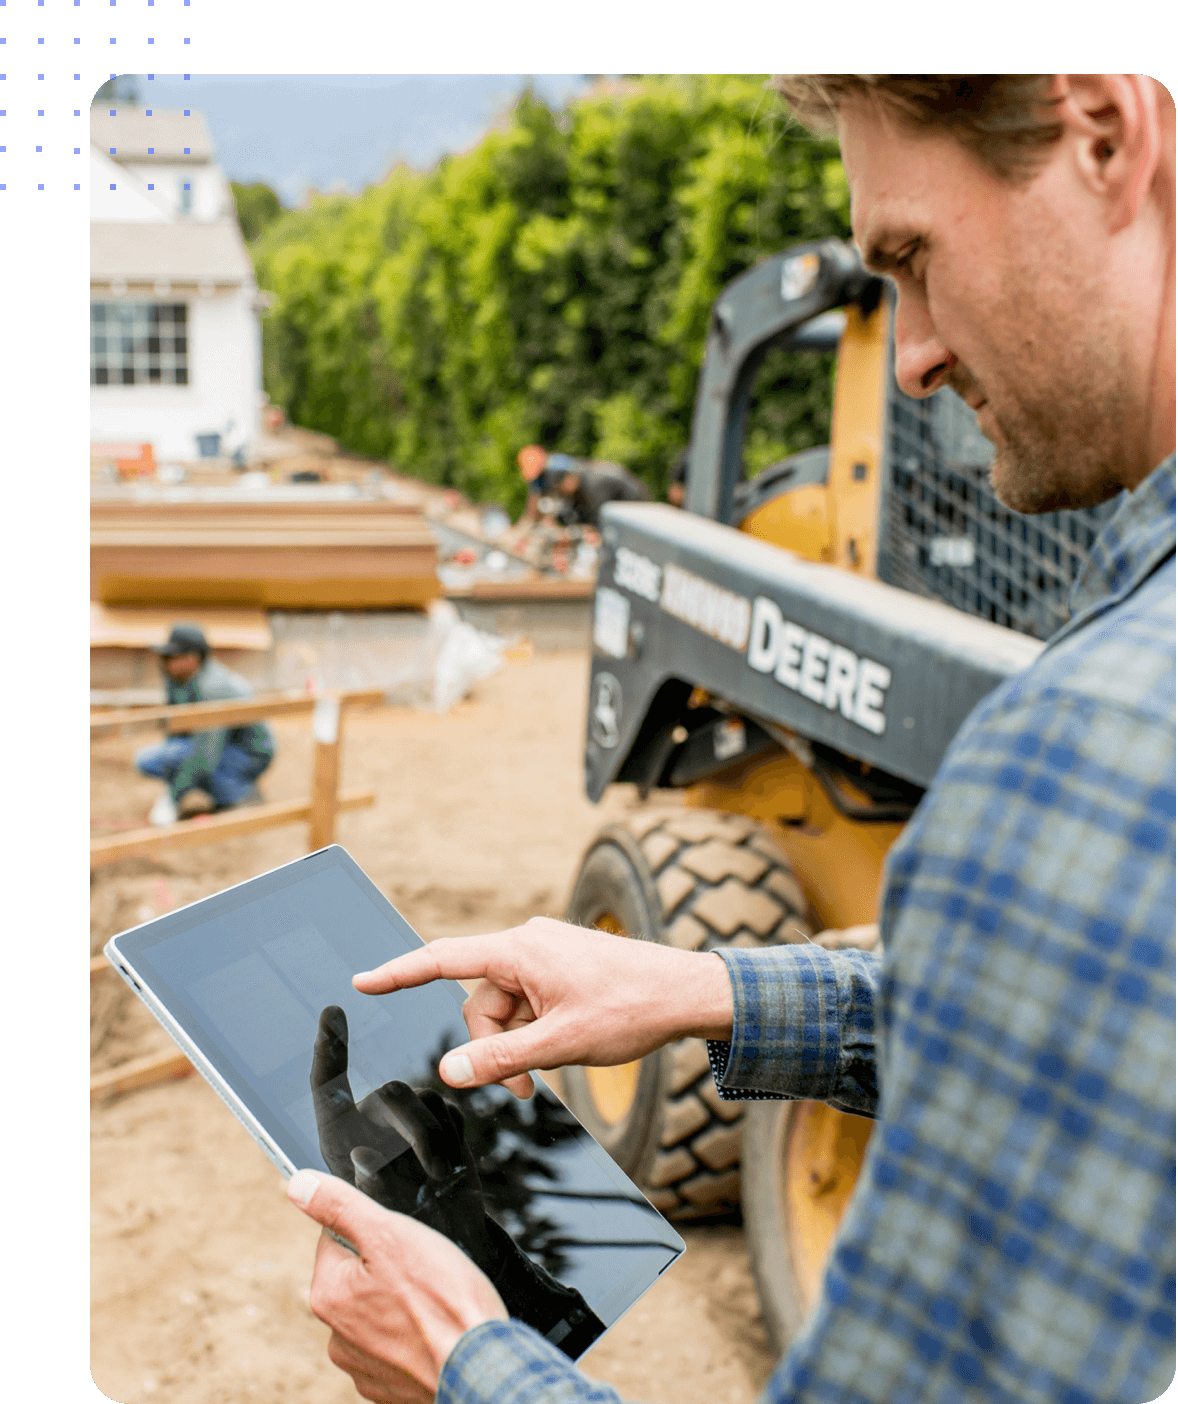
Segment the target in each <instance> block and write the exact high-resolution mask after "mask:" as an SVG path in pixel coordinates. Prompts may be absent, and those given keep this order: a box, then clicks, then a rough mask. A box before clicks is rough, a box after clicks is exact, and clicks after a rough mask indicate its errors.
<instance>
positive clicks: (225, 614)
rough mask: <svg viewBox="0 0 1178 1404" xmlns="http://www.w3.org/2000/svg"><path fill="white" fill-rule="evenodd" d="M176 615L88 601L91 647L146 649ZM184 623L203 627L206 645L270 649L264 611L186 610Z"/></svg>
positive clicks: (162, 635) (162, 637)
mask: <svg viewBox="0 0 1178 1404" xmlns="http://www.w3.org/2000/svg"><path fill="white" fill-rule="evenodd" d="M177 622H179V616H178V615H177V614H176V612H175V610H171V609H119V608H117V607H112V606H109V605H104V604H103V603H102V602H101V601H99V600H91V601H90V647H91V648H150V647H151V646H152V644H158V643H163V641H164V640H165V639H166V638H167V637H168V633H169V631H170V630H171V627H172V625H173V624H175V623H177ZM183 622H184V623H186V624H197V625H199V626H200V628H201V629H203V630H204V636H205V638H206V639H208V641H209V647H210V648H212V649H214V650H216V649H219V648H244V649H257V650H259V651H262V652H264V651H265V650H267V649H270V648H273V646H274V636H273V634H272V633H271V631H270V622H269V620H268V619H267V618H266V614H265V611H264V610H260V609H202V610H197V611H196V612H195V613H189V614H187V615H185V617H184V621H183Z"/></svg>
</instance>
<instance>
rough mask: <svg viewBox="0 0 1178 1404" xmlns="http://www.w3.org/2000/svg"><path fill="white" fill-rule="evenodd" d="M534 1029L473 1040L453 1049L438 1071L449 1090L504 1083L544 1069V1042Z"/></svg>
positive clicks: (534, 1026)
mask: <svg viewBox="0 0 1178 1404" xmlns="http://www.w3.org/2000/svg"><path fill="white" fill-rule="evenodd" d="M535 1030H536V1025H535V1024H531V1025H529V1026H528V1027H527V1028H523V1029H513V1030H512V1031H511V1032H510V1033H504V1034H491V1035H490V1037H488V1038H476V1039H475V1040H474V1041H473V1042H471V1043H464V1044H463V1045H462V1047H461V1048H454V1049H452V1050H451V1051H450V1052H449V1053H447V1054H446V1056H445V1057H444V1058H443V1059H442V1061H441V1063H440V1065H439V1067H438V1071H439V1072H440V1073H441V1074H442V1080H443V1081H444V1082H447V1083H449V1084H450V1086H451V1087H485V1086H486V1085H487V1084H488V1083H490V1082H506V1081H508V1079H510V1078H516V1077H519V1076H520V1074H521V1073H529V1072H531V1070H532V1069H533V1068H537V1067H541V1066H547V1063H546V1061H545V1058H544V1038H543V1036H542V1035H538V1034H537V1033H536V1031H535Z"/></svg>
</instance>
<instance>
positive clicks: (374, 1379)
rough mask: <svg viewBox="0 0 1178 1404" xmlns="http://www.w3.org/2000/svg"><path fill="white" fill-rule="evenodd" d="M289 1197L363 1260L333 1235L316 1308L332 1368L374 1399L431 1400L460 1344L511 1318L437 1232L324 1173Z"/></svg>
mask: <svg viewBox="0 0 1178 1404" xmlns="http://www.w3.org/2000/svg"><path fill="white" fill-rule="evenodd" d="M286 1192H287V1194H288V1195H289V1197H290V1198H291V1200H292V1201H293V1202H294V1203H295V1204H297V1205H298V1206H299V1208H300V1209H302V1211H303V1212H304V1213H305V1214H306V1215H308V1217H309V1218H312V1219H314V1220H315V1222H316V1223H317V1224H322V1225H323V1227H324V1228H325V1229H330V1230H331V1231H332V1232H333V1233H337V1234H339V1235H340V1237H341V1238H346V1239H347V1240H348V1242H349V1243H351V1244H353V1245H354V1246H355V1248H356V1249H357V1252H358V1255H359V1256H353V1254H351V1253H349V1252H348V1251H347V1249H346V1248H343V1247H341V1246H340V1244H338V1243H336V1242H335V1240H334V1239H332V1238H330V1237H328V1235H327V1234H326V1233H325V1234H323V1236H322V1237H321V1238H320V1240H319V1248H318V1251H317V1252H316V1255H315V1272H314V1275H313V1276H312V1278H311V1310H312V1311H313V1312H314V1313H315V1315H316V1316H317V1317H318V1318H319V1319H320V1321H323V1322H325V1323H326V1324H327V1325H328V1326H330V1327H331V1332H332V1334H331V1341H330V1343H329V1344H328V1347H327V1353H328V1355H329V1356H330V1357H331V1361H332V1364H334V1365H337V1366H338V1367H339V1368H340V1369H341V1370H344V1371H346V1373H347V1374H349V1375H351V1377H352V1380H353V1382H354V1383H355V1386H356V1389H357V1391H358V1392H359V1393H360V1394H361V1395H363V1397H364V1398H365V1399H372V1400H378V1401H380V1402H381V1404H427V1401H431V1400H432V1399H433V1397H434V1395H435V1393H436V1392H437V1388H438V1375H439V1374H440V1373H441V1369H442V1366H443V1365H444V1364H445V1362H446V1357H447V1356H448V1355H449V1354H450V1352H451V1351H452V1350H453V1349H454V1347H455V1345H457V1343H458V1340H459V1338H460V1337H461V1336H462V1335H464V1334H465V1333H466V1332H467V1331H469V1330H471V1328H472V1327H475V1326H478V1325H480V1324H481V1323H482V1322H484V1321H506V1320H507V1312H506V1311H505V1310H504V1306H503V1302H502V1301H501V1300H500V1297H499V1294H498V1293H497V1292H496V1291H495V1289H494V1287H492V1286H491V1284H490V1282H489V1281H488V1280H487V1278H486V1277H485V1276H484V1275H483V1274H482V1273H481V1272H480V1271H479V1269H478V1268H477V1267H475V1265H474V1264H473V1263H472V1262H471V1261H470V1259H469V1258H468V1257H467V1256H466V1254H465V1253H463V1252H462V1250H461V1249H460V1248H457V1247H455V1245H454V1244H453V1243H451V1242H449V1240H448V1239H445V1238H443V1237H442V1235H441V1234H439V1233H435V1232H434V1230H433V1229H431V1228H427V1227H426V1226H425V1225H424V1224H419V1223H418V1222H417V1221H416V1220H415V1219H410V1218H407V1217H406V1216H405V1215H403V1214H394V1213H392V1212H390V1211H389V1210H388V1209H382V1208H381V1206H380V1205H379V1204H376V1203H374V1202H373V1201H372V1200H371V1199H369V1198H368V1196H367V1195H365V1194H362V1193H361V1192H360V1191H359V1190H358V1189H355V1188H353V1186H351V1185H348V1184H345V1183H344V1182H343V1181H342V1180H339V1179H335V1178H334V1177H332V1176H330V1175H321V1174H319V1173H318V1172H317V1171H314V1170H300V1171H298V1173H297V1174H295V1175H292V1176H291V1179H290V1181H289V1183H288V1184H287V1187H286Z"/></svg>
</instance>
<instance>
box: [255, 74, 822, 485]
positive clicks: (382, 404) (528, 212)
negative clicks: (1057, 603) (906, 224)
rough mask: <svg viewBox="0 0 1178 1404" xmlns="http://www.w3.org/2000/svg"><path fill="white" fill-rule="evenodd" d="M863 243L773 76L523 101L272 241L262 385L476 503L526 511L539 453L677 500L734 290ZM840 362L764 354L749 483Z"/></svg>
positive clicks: (274, 229)
mask: <svg viewBox="0 0 1178 1404" xmlns="http://www.w3.org/2000/svg"><path fill="white" fill-rule="evenodd" d="M847 233H848V202H847V192H846V185H845V181H844V179H843V174H842V167H841V165H840V163H839V160H838V150H837V146H836V144H835V143H834V142H833V141H830V140H816V139H815V138H813V137H811V136H809V135H808V134H805V133H802V132H801V131H800V130H798V129H796V128H791V127H789V126H788V125H787V120H786V116H785V113H784V111H783V110H782V109H781V107H780V104H779V100H778V99H777V98H776V97H774V96H773V95H772V94H771V93H769V92H768V91H767V90H766V86H765V80H764V79H763V78H757V77H749V76H745V75H736V76H723V75H720V76H714V75H711V76H708V75H694V76H689V77H650V76H644V77H639V78H635V79H629V80H627V81H626V82H625V83H623V84H614V85H602V86H601V88H600V89H597V90H594V91H592V92H590V94H589V95H588V96H587V97H585V98H583V99H581V100H579V101H576V102H574V103H572V104H571V105H570V106H569V107H568V108H567V109H566V110H565V111H563V112H561V113H553V112H551V111H550V110H549V109H548V108H547V107H546V106H545V105H544V104H543V103H542V102H541V101H540V100H539V99H537V98H536V97H535V96H534V95H533V94H530V93H525V94H524V95H523V96H522V97H521V98H520V100H519V102H518V103H517V105H516V107H515V108H514V111H513V113H512V116H511V121H510V123H509V124H508V125H507V126H506V127H505V128H501V129H496V130H494V131H491V132H489V133H488V134H487V136H486V137H485V138H484V139H483V140H482V141H481V142H480V143H479V144H478V145H477V146H476V147H474V148H473V149H472V150H470V151H468V152H466V153H464V154H463V155H461V156H455V157H451V158H448V159H446V160H443V161H442V162H441V163H439V165H438V166H437V167H436V168H435V169H434V170H433V171H430V172H428V173H416V172H412V171H409V170H407V169H406V168H404V167H401V168H398V169H396V170H394V171H393V172H392V173H391V174H390V175H389V177H388V178H387V179H386V180H385V181H384V182H383V183H382V184H381V185H379V186H374V187H371V188H370V189H368V190H366V191H365V192H363V194H361V195H359V196H356V197H354V198H350V197H317V198H316V199H315V200H313V202H312V204H311V205H310V207H309V208H307V209H306V210H302V211H297V212H296V211H290V212H286V213H284V215H283V217H282V218H281V219H280V220H277V221H275V222H274V223H273V224H272V225H271V226H270V227H269V228H268V229H267V230H266V231H265V232H264V233H263V234H262V236H261V237H260V238H259V240H258V242H257V244H256V245H255V246H254V248H253V250H252V251H253V253H254V257H255V263H256V267H257V273H258V280H259V283H260V284H261V285H262V286H263V287H265V288H267V289H269V290H270V291H271V292H272V293H273V294H274V298H275V303H274V309H273V311H272V313H271V315H270V316H269V317H268V318H267V320H266V324H265V327H266V329H265V348H266V388H267V390H268V391H269V393H270V396H271V398H272V399H274V400H275V401H277V402H279V403H282V404H284V405H285V406H286V408H287V411H288V413H289V414H290V415H291V418H292V419H293V420H294V421H295V422H297V423H300V424H305V425H307V426H308V427H311V428H316V429H320V430H323V431H325V432H327V433H330V434H332V435H334V436H335V437H336V438H338V439H339V440H340V441H341V442H343V443H344V444H346V445H347V446H348V447H350V448H352V449H354V450H356V451H357V452H362V453H366V454H372V455H375V456H379V457H387V458H389V459H391V460H392V461H394V462H396V463H397V464H398V465H399V466H400V467H401V468H403V469H404V470H405V471H407V472H410V473H414V474H416V475H418V476H420V477H423V478H425V479H427V480H430V481H434V482H442V483H446V484H451V485H453V486H456V487H459V488H461V489H463V490H464V491H466V492H468V493H470V494H471V495H472V496H473V497H475V498H495V499H498V500H499V501H501V502H503V503H504V504H505V505H509V506H518V505H519V504H520V503H521V502H522V498H523V496H524V485H523V482H522V480H521V478H520V475H519V472H518V470H517V468H516V466H515V455H516V453H517V451H518V450H519V448H520V447H522V445H524V444H525V443H529V442H540V443H543V444H544V445H545V446H546V447H548V448H550V449H560V450H563V451H565V452H568V453H572V454H574V455H584V456H598V457H604V458H612V459H614V460H616V461H620V462H622V463H625V464H626V465H627V466H628V467H630V468H631V469H633V470H634V471H635V472H637V473H638V474H640V476H642V477H643V478H644V479H645V481H646V482H647V483H648V484H649V486H650V487H651V488H652V489H653V490H654V491H655V492H661V491H662V489H663V488H664V487H665V484H666V478H667V473H668V469H669V467H670V465H671V462H672V461H673V459H674V456H675V454H676V453H677V451H678V450H679V449H680V448H681V447H682V446H683V445H684V444H686V443H687V441H688V438H689V436H690V428H691V415H692V408H693V404H694V399H695V389H696V383H697V380H698V377H699V369H700V362H701V358H702V354H703V345H704V339H705V336H706V332H707V325H708V316H709V311H710V308H711V306H712V303H713V302H714V301H715V298H716V297H717V295H718V294H719V292H720V290H721V288H722V287H723V286H724V285H725V284H726V283H727V282H729V281H730V280H731V279H732V278H734V277H736V276H737V275H738V274H740V273H741V272H743V271H744V270H745V269H746V268H749V267H751V266H752V265H753V264H754V263H755V262H757V261H758V260H759V259H761V258H764V257H766V256H768V255H769V254H771V253H774V252H777V251H779V250H780V249H782V248H784V247H787V246H788V245H790V244H793V243H798V242H801V241H803V240H807V239H815V238H821V237H823V236H825V235H830V234H834V235H840V236H845V235H846V234H847ZM830 371H831V358H830V357H829V356H826V357H821V356H812V355H806V354H804V353H795V354H793V355H786V354H784V353H777V354H775V355H772V356H770V357H769V358H768V359H767V361H766V363H765V367H764V368H763V370H762V373H761V376H760V379H759V381H758V385H757V389H756V393H755V394H754V399H753V404H752V410H751V417H750V428H749V437H748V447H747V451H746V471H747V472H749V473H752V472H755V471H757V470H758V469H759V468H760V467H763V466H765V465H766V464H767V463H769V462H771V461H773V459H774V458H779V457H781V456H783V455H784V454H785V453H788V452H792V451H796V450H797V449H801V448H805V447H809V446H810V445H812V444H815V443H821V442H824V441H825V439H826V437H827V434H828V425H829V408H830V379H831V377H830Z"/></svg>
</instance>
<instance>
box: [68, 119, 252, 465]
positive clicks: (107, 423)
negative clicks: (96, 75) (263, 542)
mask: <svg viewBox="0 0 1178 1404" xmlns="http://www.w3.org/2000/svg"><path fill="white" fill-rule="evenodd" d="M90 191H91V194H90V438H91V441H92V442H109V441H112V440H113V441H118V442H132V443H146V442H150V443H151V444H152V446H153V448H154V451H155V457H156V459H157V460H158V461H165V460H181V461H183V460H190V459H193V458H196V457H197V456H198V453H199V449H198V443H197V439H198V436H208V435H214V434H218V435H220V450H221V452H222V453H232V452H234V451H235V450H236V449H239V448H240V449H245V450H247V451H248V449H249V447H250V446H251V445H252V444H253V442H254V441H255V440H256V438H257V437H258V434H259V432H260V415H261V404H262V350H261V329H260V326H259V322H258V317H259V314H260V312H261V310H262V308H263V306H264V300H263V298H262V297H260V296H259V293H258V288H257V284H256V283H255V281H254V275H253V268H252V266H251V264H250V260H249V255H248V254H247V253H246V249H245V243H244V241H243V239H242V237H241V230H240V228H239V226H238V223H237V214H236V210H235V207H234V203H233V192H232V191H231V190H230V188H229V182H228V181H227V180H226V179H225V175H224V173H223V172H222V170H221V168H220V167H219V166H218V165H217V164H216V162H215V161H214V159H213V148H212V143H211V142H210V140H209V134H208V129H207V128H206V126H205V124H204V119H203V118H202V117H201V115H200V113H199V112H195V111H190V112H185V111H167V112H165V111H162V110H159V109H156V110H154V111H153V110H152V109H150V108H147V109H144V108H131V107H126V106H123V105H116V106H114V107H110V106H105V107H102V108H95V109H92V110H91V116H90ZM205 447H206V449H207V448H208V447H210V444H209V442H208V440H207V439H206V442H205Z"/></svg>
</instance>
